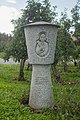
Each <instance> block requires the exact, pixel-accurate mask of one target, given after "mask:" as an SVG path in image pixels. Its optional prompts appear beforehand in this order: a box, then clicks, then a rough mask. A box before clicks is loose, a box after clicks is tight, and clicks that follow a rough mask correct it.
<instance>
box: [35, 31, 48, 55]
mask: <svg viewBox="0 0 80 120" xmlns="http://www.w3.org/2000/svg"><path fill="white" fill-rule="evenodd" d="M35 51H36V54H37V55H38V56H40V57H44V56H46V55H47V54H48V51H49V42H48V40H47V37H46V33H45V32H44V31H42V32H40V33H39V39H38V40H36V47H35Z"/></svg>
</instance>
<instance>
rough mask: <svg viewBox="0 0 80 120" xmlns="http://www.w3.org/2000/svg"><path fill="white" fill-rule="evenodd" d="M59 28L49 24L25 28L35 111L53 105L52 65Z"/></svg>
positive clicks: (30, 100) (40, 23)
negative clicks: (31, 68) (31, 69)
mask: <svg viewBox="0 0 80 120" xmlns="http://www.w3.org/2000/svg"><path fill="white" fill-rule="evenodd" d="M57 27H58V26H56V25H53V24H50V23H47V22H36V23H32V24H28V25H26V26H24V31H25V37H26V44H27V50H28V57H29V63H30V64H32V65H33V71H32V80H31V89H30V98H29V105H30V106H31V107H32V108H34V109H41V108H49V107H52V105H53V91H52V82H51V75H50V64H51V63H53V61H54V53H55V46H56V37H57Z"/></svg>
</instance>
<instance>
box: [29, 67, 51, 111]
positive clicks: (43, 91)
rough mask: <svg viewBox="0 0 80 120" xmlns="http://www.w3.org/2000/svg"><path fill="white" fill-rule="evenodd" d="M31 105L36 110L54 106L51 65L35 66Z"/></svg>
mask: <svg viewBox="0 0 80 120" xmlns="http://www.w3.org/2000/svg"><path fill="white" fill-rule="evenodd" d="M29 105H30V106H31V107H32V108H36V109H40V108H48V107H51V106H52V105H53V92H52V82H51V75H50V65H33V71H32V81H31V89H30V99H29Z"/></svg>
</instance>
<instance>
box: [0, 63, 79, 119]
mask: <svg viewBox="0 0 80 120" xmlns="http://www.w3.org/2000/svg"><path fill="white" fill-rule="evenodd" d="M61 69H62V68H60V70H61ZM74 70H75V72H73V71H74ZM18 71H19V65H1V64H0V120H80V84H73V85H69V84H67V85H62V84H61V83H58V84H56V83H55V82H54V81H53V91H54V105H53V108H52V109H44V110H41V111H38V110H33V109H31V108H30V107H29V106H24V105H23V104H20V99H21V98H22V97H23V96H24V95H28V93H29V90H30V83H29V82H27V81H29V80H30V79H31V71H29V72H26V70H25V71H24V72H25V78H26V81H17V76H18ZM70 71H72V72H70ZM70 71H68V72H66V73H64V72H63V71H62V72H61V73H60V75H61V79H64V80H65V81H75V80H80V71H79V70H77V68H74V67H73V66H72V67H71V68H70Z"/></svg>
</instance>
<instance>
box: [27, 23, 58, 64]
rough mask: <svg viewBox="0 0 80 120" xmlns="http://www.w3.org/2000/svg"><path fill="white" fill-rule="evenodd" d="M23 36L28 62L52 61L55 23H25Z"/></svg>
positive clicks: (55, 30)
mask: <svg viewBox="0 0 80 120" xmlns="http://www.w3.org/2000/svg"><path fill="white" fill-rule="evenodd" d="M41 23H42V24H41ZM36 24H37V25H38V26H37V25H36ZM25 37H26V44H27V48H28V57H29V63H30V64H51V63H53V61H54V53H55V46H56V37H57V27H56V25H53V24H50V23H47V22H39V23H38V22H37V23H35V24H31V25H27V26H26V27H25Z"/></svg>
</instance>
